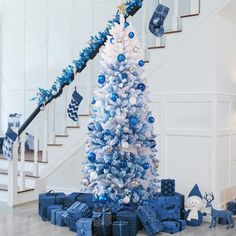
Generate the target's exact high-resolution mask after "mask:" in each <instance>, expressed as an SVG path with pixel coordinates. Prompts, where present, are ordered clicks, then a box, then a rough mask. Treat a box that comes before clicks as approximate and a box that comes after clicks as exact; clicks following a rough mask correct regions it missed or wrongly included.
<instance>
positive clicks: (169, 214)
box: [156, 208, 180, 221]
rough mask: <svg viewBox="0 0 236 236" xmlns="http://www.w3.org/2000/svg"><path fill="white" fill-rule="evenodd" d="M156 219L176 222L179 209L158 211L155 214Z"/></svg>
mask: <svg viewBox="0 0 236 236" xmlns="http://www.w3.org/2000/svg"><path fill="white" fill-rule="evenodd" d="M156 216H157V219H158V220H160V221H163V220H178V219H180V209H179V208H174V209H169V210H159V211H157V212H156Z"/></svg>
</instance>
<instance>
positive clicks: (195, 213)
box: [184, 184, 206, 226]
mask: <svg viewBox="0 0 236 236" xmlns="http://www.w3.org/2000/svg"><path fill="white" fill-rule="evenodd" d="M203 203H204V202H203V199H202V194H201V192H200V190H199V187H198V185H197V184H196V185H195V186H194V187H193V189H192V190H191V192H190V193H189V195H188V199H187V203H186V206H187V208H185V210H184V218H185V220H186V223H187V225H189V226H199V225H201V223H202V219H203V216H206V212H205V211H204V210H203Z"/></svg>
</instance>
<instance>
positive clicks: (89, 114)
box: [79, 114, 90, 116]
mask: <svg viewBox="0 0 236 236" xmlns="http://www.w3.org/2000/svg"><path fill="white" fill-rule="evenodd" d="M79 116H90V114H79Z"/></svg>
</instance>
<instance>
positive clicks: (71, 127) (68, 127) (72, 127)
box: [66, 125, 80, 129]
mask: <svg viewBox="0 0 236 236" xmlns="http://www.w3.org/2000/svg"><path fill="white" fill-rule="evenodd" d="M66 128H67V129H78V128H80V126H79V125H77V126H76V125H69V126H66Z"/></svg>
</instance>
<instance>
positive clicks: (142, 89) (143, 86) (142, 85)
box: [137, 83, 146, 91]
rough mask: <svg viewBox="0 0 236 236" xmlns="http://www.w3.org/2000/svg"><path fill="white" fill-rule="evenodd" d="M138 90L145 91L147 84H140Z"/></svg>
mask: <svg viewBox="0 0 236 236" xmlns="http://www.w3.org/2000/svg"><path fill="white" fill-rule="evenodd" d="M137 88H138V89H140V90H141V91H144V90H145V88H146V86H145V84H143V83H140V84H138V87H137Z"/></svg>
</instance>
